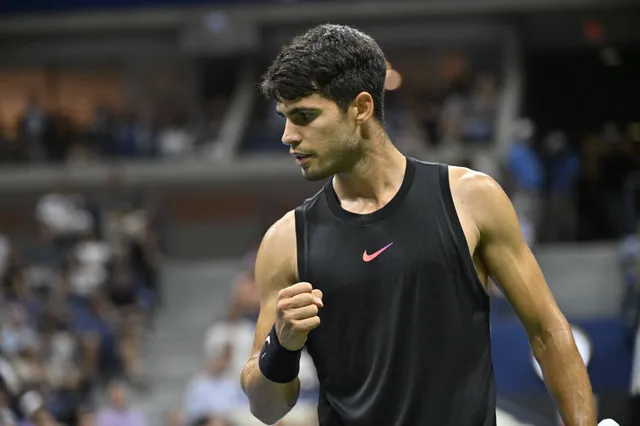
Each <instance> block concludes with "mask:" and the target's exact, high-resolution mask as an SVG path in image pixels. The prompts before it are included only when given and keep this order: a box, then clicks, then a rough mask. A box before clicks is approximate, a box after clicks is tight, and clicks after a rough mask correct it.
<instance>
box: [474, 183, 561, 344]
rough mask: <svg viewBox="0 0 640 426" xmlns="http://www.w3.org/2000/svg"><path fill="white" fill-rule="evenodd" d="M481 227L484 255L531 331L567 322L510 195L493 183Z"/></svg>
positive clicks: (498, 281) (481, 245) (489, 188)
mask: <svg viewBox="0 0 640 426" xmlns="http://www.w3.org/2000/svg"><path fill="white" fill-rule="evenodd" d="M486 192H487V193H486V194H485V198H486V199H485V203H484V205H485V210H484V212H485V213H484V214H483V215H482V219H481V223H480V225H479V229H480V248H481V251H480V253H481V257H482V259H483V262H484V263H485V265H486V266H487V269H488V272H489V274H490V275H491V276H492V277H493V278H494V280H495V281H496V282H497V284H498V286H499V287H500V288H501V289H502V291H503V293H504V294H505V296H506V297H507V299H508V300H509V302H510V303H511V305H512V307H513V309H514V311H515V312H516V314H517V315H518V317H519V318H520V321H521V322H522V323H523V325H524V326H525V328H526V329H527V332H528V333H529V334H532V333H537V332H539V331H540V329H541V327H545V328H546V327H555V326H558V325H563V324H564V318H563V317H562V314H561V313H560V311H559V309H558V307H557V305H556V302H555V300H554V298H553V296H552V294H551V291H550V290H549V287H548V286H547V283H546V281H545V279H544V275H543V273H542V271H541V269H540V266H539V265H538V262H537V261H536V259H535V257H534V255H533V253H532V252H531V250H530V249H529V247H528V246H527V244H526V243H525V241H524V238H523V236H522V232H521V231H520V224H519V222H518V218H517V216H516V213H515V210H514V208H513V206H512V204H511V202H510V201H509V199H508V197H507V196H506V194H505V193H504V191H503V190H502V188H500V187H499V186H498V185H497V184H494V185H489V187H488V188H487V190H486Z"/></svg>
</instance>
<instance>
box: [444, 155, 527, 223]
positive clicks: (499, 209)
mask: <svg viewBox="0 0 640 426" xmlns="http://www.w3.org/2000/svg"><path fill="white" fill-rule="evenodd" d="M449 184H450V186H451V194H452V196H453V199H454V200H455V202H456V208H458V209H459V210H462V213H463V214H464V215H465V216H468V217H470V218H472V220H473V222H474V224H475V225H476V227H477V228H478V229H479V230H480V231H482V230H483V229H491V228H494V227H495V226H496V225H499V224H501V223H502V224H503V225H508V222H511V221H514V220H516V219H515V212H514V211H513V206H512V205H511V202H510V200H509V198H508V197H507V195H506V194H505V192H504V190H503V189H502V187H501V186H500V184H499V183H498V182H496V181H495V179H493V178H492V177H491V176H489V175H487V174H485V173H481V172H478V171H475V170H471V169H467V168H464V167H455V166H449Z"/></svg>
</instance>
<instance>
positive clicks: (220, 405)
mask: <svg viewBox="0 0 640 426" xmlns="http://www.w3.org/2000/svg"><path fill="white" fill-rule="evenodd" d="M216 349H217V351H216V352H215V353H210V354H209V356H208V357H207V360H206V367H205V369H204V371H203V372H201V373H199V374H197V375H196V376H195V377H194V378H193V379H191V380H190V381H189V383H188V384H187V388H186V391H185V397H184V413H185V417H186V422H187V424H188V425H191V424H195V423H197V422H198V421H202V419H209V418H213V419H215V421H217V422H221V423H222V424H225V423H224V421H226V419H227V418H229V416H230V415H231V414H232V413H233V412H234V411H236V410H237V409H238V408H239V407H241V406H243V405H244V404H245V403H246V398H245V397H244V394H243V393H242V389H241V388H240V383H239V381H238V377H239V376H235V375H234V374H232V370H233V369H232V368H231V360H232V355H233V347H232V345H231V344H229V342H227V343H226V344H222V345H221V346H219V347H217V348H216ZM238 374H239V373H238Z"/></svg>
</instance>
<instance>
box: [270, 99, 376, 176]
mask: <svg viewBox="0 0 640 426" xmlns="http://www.w3.org/2000/svg"><path fill="white" fill-rule="evenodd" d="M367 101H369V102H370V103H371V109H373V102H372V100H371V97H370V96H369V95H368V94H366V93H361V94H360V95H358V97H356V99H355V100H354V102H352V104H351V105H350V106H349V107H348V108H347V110H346V111H343V110H341V109H340V108H339V107H338V105H337V104H336V103H335V102H334V101H332V100H329V99H327V98H325V97H323V96H321V95H319V94H313V95H311V96H307V97H305V98H301V99H296V100H293V101H286V100H285V101H282V102H279V103H278V106H277V111H278V114H280V115H282V116H283V117H285V119H286V122H285V126H284V133H283V135H282V143H284V144H285V145H287V146H289V151H290V153H291V154H292V155H294V156H295V158H296V164H298V166H300V168H301V170H302V174H303V176H304V177H305V178H306V179H307V180H310V181H314V180H320V179H324V178H327V177H329V176H332V175H334V174H337V173H343V172H348V171H350V170H351V169H352V168H353V167H354V165H355V164H356V163H357V162H358V160H359V159H360V158H362V154H363V153H364V151H365V148H364V147H365V145H366V144H365V143H364V141H363V138H362V130H363V129H362V128H361V126H360V125H359V124H358V121H357V116H358V113H359V108H358V106H359V105H358V104H359V103H360V102H367Z"/></svg>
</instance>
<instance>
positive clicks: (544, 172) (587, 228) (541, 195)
mask: <svg viewBox="0 0 640 426" xmlns="http://www.w3.org/2000/svg"><path fill="white" fill-rule="evenodd" d="M637 126H638V125H637V124H627V125H625V126H619V125H617V124H615V123H608V124H605V125H604V126H603V127H602V128H601V130H600V131H598V132H595V133H593V134H590V135H588V136H587V137H586V138H585V139H584V140H581V141H580V140H579V141H574V140H570V138H569V136H568V135H567V134H566V132H564V131H562V130H560V129H556V130H552V131H550V132H549V133H548V134H546V135H542V137H541V138H537V137H536V136H537V135H536V133H537V132H536V126H535V124H534V123H533V122H532V121H531V120H529V119H521V120H518V121H517V122H516V123H515V125H514V128H513V133H512V145H511V148H510V150H509V152H508V154H507V158H506V161H505V173H506V178H505V179H504V185H505V186H506V187H507V190H508V192H509V193H510V195H511V198H512V201H513V203H514V206H515V208H516V211H517V212H518V215H519V217H520V220H521V222H522V226H523V230H524V231H525V236H526V238H527V241H528V242H529V244H530V245H535V244H536V243H537V242H539V241H544V242H550V241H551V242H556V241H576V240H607V239H608V240H621V239H622V238H625V237H626V236H628V235H631V234H635V233H636V232H637V214H636V212H637V208H636V205H635V203H636V198H637V196H636V192H637V190H638V189H640V188H639V187H638V183H637V182H635V181H634V177H635V172H636V171H637V170H639V168H640V134H639V133H638V128H637Z"/></svg>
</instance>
